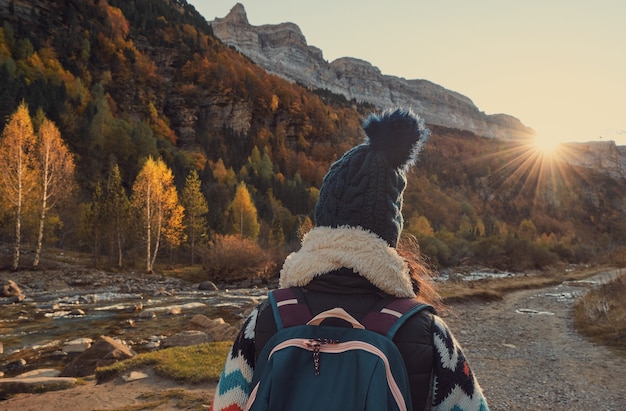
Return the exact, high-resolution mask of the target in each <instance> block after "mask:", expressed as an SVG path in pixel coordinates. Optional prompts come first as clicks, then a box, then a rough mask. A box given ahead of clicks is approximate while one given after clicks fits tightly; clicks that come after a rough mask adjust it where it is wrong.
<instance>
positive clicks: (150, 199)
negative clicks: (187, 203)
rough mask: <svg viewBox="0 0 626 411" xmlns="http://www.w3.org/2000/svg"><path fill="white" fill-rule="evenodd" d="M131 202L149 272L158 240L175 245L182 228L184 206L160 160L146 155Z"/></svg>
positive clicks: (158, 243)
mask: <svg viewBox="0 0 626 411" xmlns="http://www.w3.org/2000/svg"><path fill="white" fill-rule="evenodd" d="M132 204H133V206H134V207H135V209H136V210H137V211H138V216H139V221H140V224H141V225H142V228H143V233H144V237H145V242H146V271H147V272H148V273H152V272H153V269H154V262H155V260H156V257H157V253H158V251H159V246H160V245H161V240H162V239H163V240H165V241H166V242H167V243H169V244H170V245H171V246H176V245H178V244H179V243H180V241H181V240H182V238H183V228H184V227H183V214H184V208H183V206H182V205H180V204H179V202H178V192H177V191H176V187H175V186H174V175H173V174H172V170H171V169H169V168H168V167H167V165H166V164H165V162H164V161H163V160H162V159H160V158H159V159H158V160H154V159H153V158H152V157H149V158H148V160H147V161H146V163H145V164H144V166H143V168H142V169H141V171H140V172H139V175H138V176H137V179H136V180H135V183H134V184H133V189H132Z"/></svg>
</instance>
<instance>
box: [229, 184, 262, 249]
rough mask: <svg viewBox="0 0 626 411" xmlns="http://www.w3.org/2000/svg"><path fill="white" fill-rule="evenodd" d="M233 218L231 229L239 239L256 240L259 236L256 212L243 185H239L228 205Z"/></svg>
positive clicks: (259, 226)
mask: <svg viewBox="0 0 626 411" xmlns="http://www.w3.org/2000/svg"><path fill="white" fill-rule="evenodd" d="M230 212H231V215H232V218H233V227H234V229H235V232H236V233H239V235H240V236H241V238H244V237H248V238H251V239H253V240H256V239H257V238H258V236H259V231H260V229H261V225H260V224H259V221H258V218H257V210H256V207H255V205H254V203H253V202H252V198H250V192H249V191H248V188H247V187H246V184H245V183H243V182H242V183H240V184H239V185H238V186H237V191H236V192H235V198H234V199H233V202H232V203H231V205H230Z"/></svg>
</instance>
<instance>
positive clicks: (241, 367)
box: [213, 307, 259, 411]
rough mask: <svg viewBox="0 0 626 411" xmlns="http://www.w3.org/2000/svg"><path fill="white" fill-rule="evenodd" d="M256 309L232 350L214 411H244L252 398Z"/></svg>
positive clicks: (214, 404)
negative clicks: (249, 398) (250, 397)
mask: <svg viewBox="0 0 626 411" xmlns="http://www.w3.org/2000/svg"><path fill="white" fill-rule="evenodd" d="M258 313H259V311H258V307H257V308H255V309H254V310H253V311H252V313H251V314H250V316H249V317H248V319H247V320H246V323H245V325H244V326H243V328H242V330H241V331H240V333H239V335H238V337H237V339H236V340H235V342H234V343H233V346H232V347H231V349H230V352H229V354H228V357H227V358H226V364H225V365H224V370H223V371H222V375H221V376H220V381H219V383H218V385H217V390H216V392H215V401H214V403H213V410H214V411H218V410H219V411H242V410H243V408H244V407H245V405H246V402H247V401H248V397H249V396H250V391H251V390H252V388H251V386H250V385H251V383H252V374H253V373H254V327H255V326H256V319H257V314H258Z"/></svg>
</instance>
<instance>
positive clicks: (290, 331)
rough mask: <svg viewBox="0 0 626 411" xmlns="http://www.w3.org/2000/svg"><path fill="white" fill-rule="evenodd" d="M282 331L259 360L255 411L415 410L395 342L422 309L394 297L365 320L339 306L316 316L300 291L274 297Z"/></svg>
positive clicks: (289, 290) (252, 403) (271, 298)
mask: <svg viewBox="0 0 626 411" xmlns="http://www.w3.org/2000/svg"><path fill="white" fill-rule="evenodd" d="M269 301H270V303H271V306H272V310H273V312H274V317H275V320H276V325H277V327H278V331H277V333H276V334H275V335H274V336H273V337H272V338H271V339H270V340H269V341H268V343H267V344H266V346H265V347H264V348H263V350H262V351H261V355H260V356H259V358H258V359H257V363H256V365H255V370H254V375H253V379H252V387H253V390H252V393H251V395H250V399H249V401H248V404H247V406H246V409H249V410H255V411H257V410H272V411H281V410H309V409H310V410H312V409H316V410H318V409H319V410H323V411H333V410H354V411H357V410H363V411H383V410H385V411H386V410H411V409H412V408H411V398H410V390H409V384H408V376H407V372H406V368H405V365H404V361H403V360H402V357H401V355H400V352H399V351H398V348H397V347H396V345H395V343H394V342H393V341H392V338H393V336H394V335H395V333H396V331H397V330H398V329H399V328H400V326H401V325H402V324H403V323H404V322H405V321H406V319H408V318H409V317H410V316H411V315H414V314H416V313H418V312H419V311H421V310H423V309H429V310H431V311H433V312H434V309H433V308H432V307H430V306H428V305H426V304H420V303H418V302H417V301H415V300H414V299H409V298H407V299H396V298H394V299H389V300H388V301H385V304H384V305H383V306H382V307H379V309H377V310H375V311H372V312H370V313H368V314H367V315H366V316H365V317H364V318H363V319H362V320H361V321H360V322H359V321H357V320H356V319H354V318H352V317H351V316H350V315H349V314H348V313H347V312H345V311H344V310H343V309H341V308H335V309H333V310H329V311H325V312H323V313H321V314H319V315H317V316H315V317H313V315H312V314H311V312H310V309H309V307H308V305H307V304H306V302H305V301H304V298H303V296H302V294H301V293H300V292H299V290H298V289H297V288H285V289H280V290H275V291H272V292H270V294H269Z"/></svg>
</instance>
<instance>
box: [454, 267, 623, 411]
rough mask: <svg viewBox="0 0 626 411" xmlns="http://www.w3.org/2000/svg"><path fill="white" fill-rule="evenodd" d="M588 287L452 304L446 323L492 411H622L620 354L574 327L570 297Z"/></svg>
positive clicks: (573, 286)
mask: <svg viewBox="0 0 626 411" xmlns="http://www.w3.org/2000/svg"><path fill="white" fill-rule="evenodd" d="M608 276H610V274H604V275H599V276H596V277H594V279H595V280H606V279H607V277H608ZM589 287H590V285H589V284H586V283H582V284H581V283H571V284H562V285H559V286H554V287H548V288H544V289H540V290H524V291H518V292H514V293H511V294H508V295H507V296H506V297H505V299H504V300H502V301H498V302H491V303H484V302H469V303H460V304H454V305H453V306H452V310H451V312H450V313H449V314H448V315H447V316H446V317H445V320H446V322H447V323H448V324H449V326H450V327H451V329H452V331H453V333H454V334H455V336H456V337H457V339H458V340H459V341H460V342H461V345H462V346H463V347H464V351H465V353H466V355H467V357H468V359H469V361H470V365H471V366H472V369H473V371H474V373H475V374H476V375H477V377H478V381H479V383H480V385H481V386H482V387H483V390H484V392H485V396H486V397H487V401H488V402H489V406H490V409H492V410H581V411H603V410H604V411H609V410H611V411H620V410H626V359H624V358H621V357H619V356H617V355H615V354H614V353H612V352H611V351H610V350H608V349H607V348H605V347H602V346H598V345H595V344H593V343H592V342H590V341H589V340H587V339H585V338H584V337H582V336H580V335H579V334H577V333H576V331H574V329H573V325H572V323H573V320H572V308H573V305H574V302H575V300H576V298H578V297H580V296H581V295H582V294H584V292H585V291H586V290H587V289H588V288H589Z"/></svg>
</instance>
